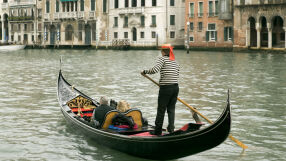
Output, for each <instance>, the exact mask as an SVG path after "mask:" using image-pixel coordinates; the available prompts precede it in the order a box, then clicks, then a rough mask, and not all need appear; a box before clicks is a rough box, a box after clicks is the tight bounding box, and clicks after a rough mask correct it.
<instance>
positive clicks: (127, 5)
mask: <svg viewBox="0 0 286 161" xmlns="http://www.w3.org/2000/svg"><path fill="white" fill-rule="evenodd" d="M127 7H129V0H125V8H127Z"/></svg>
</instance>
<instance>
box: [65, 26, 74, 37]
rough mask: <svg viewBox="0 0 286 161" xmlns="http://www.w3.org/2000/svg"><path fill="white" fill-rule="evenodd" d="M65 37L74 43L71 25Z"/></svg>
mask: <svg viewBox="0 0 286 161" xmlns="http://www.w3.org/2000/svg"><path fill="white" fill-rule="evenodd" d="M65 34H66V35H65V37H66V41H72V37H73V28H72V26H71V25H68V26H67V27H66V33H65Z"/></svg>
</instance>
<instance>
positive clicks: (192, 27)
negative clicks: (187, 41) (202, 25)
mask: <svg viewBox="0 0 286 161" xmlns="http://www.w3.org/2000/svg"><path fill="white" fill-rule="evenodd" d="M190 30H191V31H193V30H194V23H193V22H190Z"/></svg>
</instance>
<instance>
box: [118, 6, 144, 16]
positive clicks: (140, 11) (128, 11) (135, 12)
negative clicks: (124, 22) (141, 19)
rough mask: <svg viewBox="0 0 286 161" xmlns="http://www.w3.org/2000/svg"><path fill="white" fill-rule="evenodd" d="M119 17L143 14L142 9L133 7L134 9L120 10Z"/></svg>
mask: <svg viewBox="0 0 286 161" xmlns="http://www.w3.org/2000/svg"><path fill="white" fill-rule="evenodd" d="M118 10H119V15H125V14H143V13H144V7H134V8H120V9H118Z"/></svg>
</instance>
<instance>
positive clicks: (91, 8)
mask: <svg viewBox="0 0 286 161" xmlns="http://www.w3.org/2000/svg"><path fill="white" fill-rule="evenodd" d="M90 10H91V11H95V0H91V1H90Z"/></svg>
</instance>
